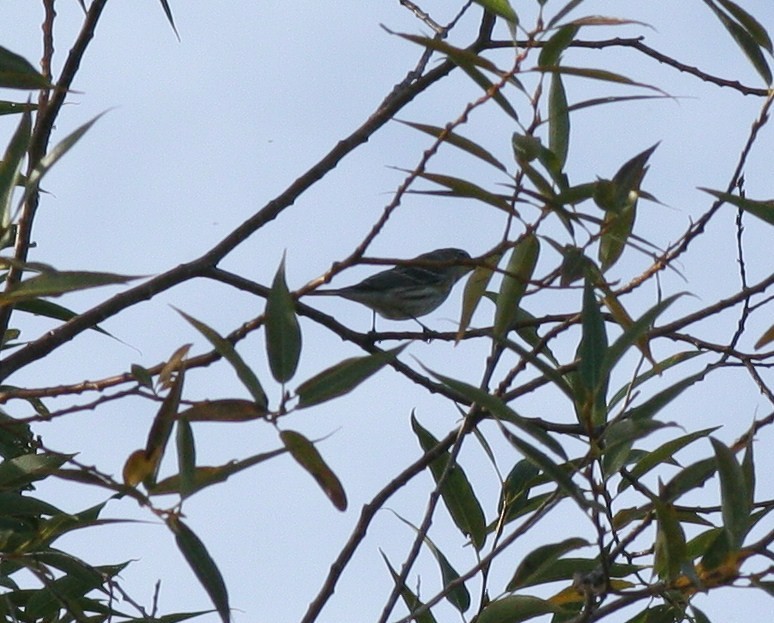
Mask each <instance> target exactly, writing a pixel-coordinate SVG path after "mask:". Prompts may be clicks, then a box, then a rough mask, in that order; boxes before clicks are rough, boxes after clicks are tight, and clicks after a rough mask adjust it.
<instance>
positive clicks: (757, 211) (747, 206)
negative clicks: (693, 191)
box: [699, 187, 774, 225]
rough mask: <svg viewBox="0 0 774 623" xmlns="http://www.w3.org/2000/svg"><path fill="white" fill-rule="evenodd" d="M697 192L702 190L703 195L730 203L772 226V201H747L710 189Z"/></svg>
mask: <svg viewBox="0 0 774 623" xmlns="http://www.w3.org/2000/svg"><path fill="white" fill-rule="evenodd" d="M699 190H703V191H704V192H705V193H709V194H710V195H712V196H713V197H716V198H718V199H720V200H721V201H725V202H726V203H730V204H731V205H734V206H736V207H737V208H740V209H742V210H744V211H745V212H749V213H750V214H752V215H753V216H757V217H758V218H759V219H761V220H763V221H765V222H767V223H768V224H769V225H774V201H773V200H768V201H754V200H753V199H747V197H739V196H737V195H732V194H731V193H724V192H721V191H719V190H712V189H710V188H701V187H699Z"/></svg>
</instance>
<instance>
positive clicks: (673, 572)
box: [653, 499, 687, 581]
mask: <svg viewBox="0 0 774 623" xmlns="http://www.w3.org/2000/svg"><path fill="white" fill-rule="evenodd" d="M654 507H655V510H656V520H657V530H656V550H655V556H654V562H653V570H654V572H655V573H656V574H657V575H658V576H659V577H660V578H661V579H662V580H665V581H671V580H674V579H676V578H677V577H678V575H679V574H680V572H681V570H682V568H683V566H684V564H685V563H686V562H687V553H686V545H685V533H684V532H683V528H682V526H681V525H680V521H679V519H678V517H677V512H676V511H675V508H674V506H672V505H671V504H666V503H663V502H661V501H660V500H658V499H656V500H655V504H654Z"/></svg>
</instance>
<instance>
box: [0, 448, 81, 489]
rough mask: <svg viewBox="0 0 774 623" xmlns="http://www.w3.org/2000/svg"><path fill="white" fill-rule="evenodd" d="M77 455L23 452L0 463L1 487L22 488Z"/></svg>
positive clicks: (47, 474) (51, 472)
mask: <svg viewBox="0 0 774 623" xmlns="http://www.w3.org/2000/svg"><path fill="white" fill-rule="evenodd" d="M73 456H75V455H72V454H71V455H67V454H53V453H47V454H23V455H21V456H17V457H14V458H12V459H7V460H5V461H3V462H2V463H0V489H5V490H8V489H21V488H23V487H26V486H27V485H28V484H30V483H32V482H34V481H36V480H40V479H42V478H45V477H46V476H49V475H51V474H53V473H55V472H56V471H57V469H59V467H61V466H62V465H63V464H64V463H65V462H67V461H68V460H69V459H71V458H72V457H73Z"/></svg>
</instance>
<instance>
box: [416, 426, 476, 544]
mask: <svg viewBox="0 0 774 623" xmlns="http://www.w3.org/2000/svg"><path fill="white" fill-rule="evenodd" d="M411 428H412V429H413V430H414V434H415V435H416V436H417V439H418V440H419V444H420V446H421V447H422V449H423V450H424V451H425V452H429V451H430V450H432V449H433V448H435V447H436V446H437V445H438V440H437V439H436V438H435V437H433V435H432V434H430V432H429V431H427V430H426V429H425V428H423V427H422V425H421V424H420V423H419V421H418V420H417V419H416V418H415V417H414V415H413V414H412V416H411ZM449 460H450V455H449V453H448V452H444V453H443V454H441V455H440V456H439V457H438V458H436V459H434V460H433V461H432V462H431V463H430V471H431V473H432V474H433V478H434V479H435V482H436V484H438V485H439V488H440V493H441V498H442V499H443V502H444V504H445V506H446V509H447V510H448V511H449V515H451V518H452V520H453V521H454V524H455V525H456V526H457V528H458V529H459V530H460V532H462V533H463V534H464V535H466V536H467V537H469V538H470V540H471V542H472V543H473V546H474V547H475V548H476V549H477V550H480V549H481V548H482V547H483V546H484V542H485V541H486V520H485V519H484V511H483V510H482V509H481V504H480V503H479V501H478V499H477V498H476V494H475V493H474V492H473V487H472V486H471V484H470V481H469V480H468V477H467V476H466V475H465V472H464V471H463V470H462V468H461V467H460V466H459V464H457V463H455V464H454V465H452V466H451V467H450V468H449V469H448V471H447V465H448V464H449ZM444 473H446V479H445V480H444V481H443V482H441V477H442V475H443V474H444Z"/></svg>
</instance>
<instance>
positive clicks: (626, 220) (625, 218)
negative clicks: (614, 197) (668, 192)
mask: <svg viewBox="0 0 774 623" xmlns="http://www.w3.org/2000/svg"><path fill="white" fill-rule="evenodd" d="M636 218H637V197H636V196H632V197H630V200H629V201H628V202H627V203H626V204H625V205H623V206H621V207H620V208H619V209H618V210H617V211H612V210H610V211H607V212H605V216H604V218H603V219H602V227H601V236H600V238H599V251H598V254H597V259H599V264H600V269H601V270H602V272H606V271H607V270H608V269H609V268H611V267H612V266H613V265H614V264H615V263H616V262H617V261H618V260H619V259H620V257H621V255H622V254H623V252H624V250H625V249H626V243H627V241H628V240H629V236H630V235H631V233H632V229H634V221H635V219H636Z"/></svg>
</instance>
